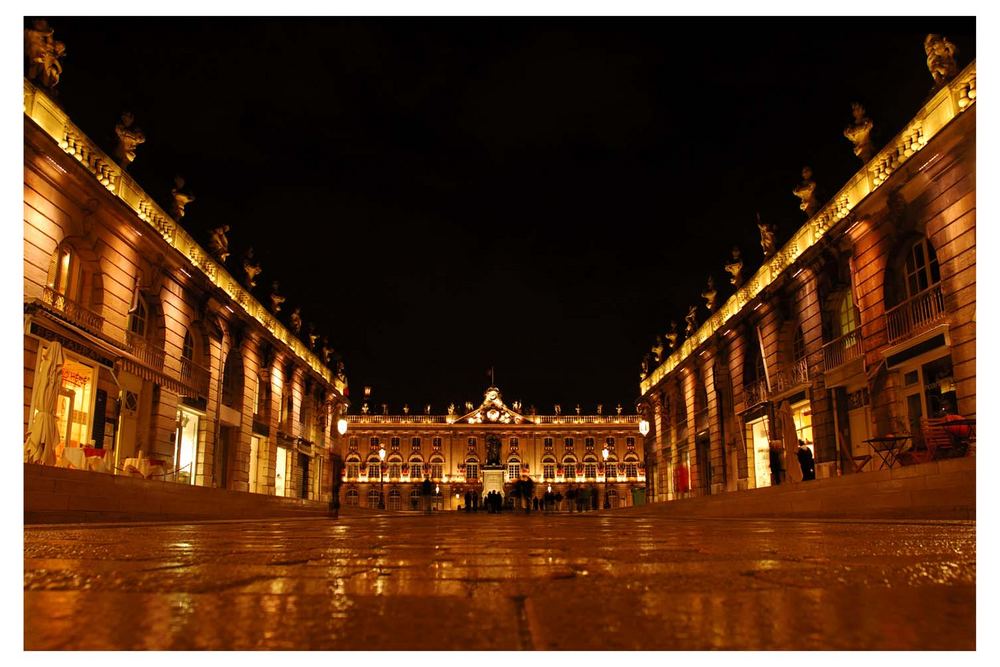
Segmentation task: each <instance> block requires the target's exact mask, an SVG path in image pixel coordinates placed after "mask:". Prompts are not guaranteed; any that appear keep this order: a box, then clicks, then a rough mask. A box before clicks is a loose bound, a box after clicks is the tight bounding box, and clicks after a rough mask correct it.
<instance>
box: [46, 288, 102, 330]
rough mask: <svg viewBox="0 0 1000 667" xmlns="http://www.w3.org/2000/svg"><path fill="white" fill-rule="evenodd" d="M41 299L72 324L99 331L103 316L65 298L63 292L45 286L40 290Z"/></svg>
mask: <svg viewBox="0 0 1000 667" xmlns="http://www.w3.org/2000/svg"><path fill="white" fill-rule="evenodd" d="M42 301H43V302H44V303H45V304H46V305H47V306H50V307H51V308H52V309H53V310H56V311H58V312H60V313H62V315H63V317H65V318H66V319H67V320H68V321H70V322H72V323H73V324H75V325H77V326H79V327H81V328H83V329H86V330H87V331H89V332H91V333H95V334H100V333H101V327H102V326H103V324H104V318H103V317H101V316H100V315H98V314H97V313H95V312H93V311H90V310H88V309H86V308H84V307H83V306H81V305H80V304H79V303H77V302H76V301H73V300H72V299H68V298H66V295H65V294H60V293H59V292H57V291H55V290H54V289H52V288H51V287H46V288H45V289H44V290H43V291H42Z"/></svg>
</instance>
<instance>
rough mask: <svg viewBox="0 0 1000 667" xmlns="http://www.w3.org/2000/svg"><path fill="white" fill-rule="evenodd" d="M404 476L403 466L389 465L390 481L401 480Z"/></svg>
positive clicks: (399, 464)
mask: <svg viewBox="0 0 1000 667" xmlns="http://www.w3.org/2000/svg"><path fill="white" fill-rule="evenodd" d="M402 475H403V464H402V463H397V462H393V463H390V464H389V479H399V478H400V477H402Z"/></svg>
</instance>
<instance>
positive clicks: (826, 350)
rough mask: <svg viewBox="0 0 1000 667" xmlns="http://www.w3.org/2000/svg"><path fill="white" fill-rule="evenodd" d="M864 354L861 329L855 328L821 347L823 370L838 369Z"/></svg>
mask: <svg viewBox="0 0 1000 667" xmlns="http://www.w3.org/2000/svg"><path fill="white" fill-rule="evenodd" d="M864 353H865V348H864V346H863V345H862V344H861V327H857V328H855V329H853V330H851V331H849V332H847V333H846V334H844V335H843V336H841V337H840V338H837V339H834V340H831V341H830V342H829V343H827V344H826V345H824V346H823V369H824V370H826V371H832V370H833V369H835V368H840V367H841V366H843V365H844V364H846V363H847V362H849V361H854V360H855V359H860V358H861V356H862V355H863V354H864Z"/></svg>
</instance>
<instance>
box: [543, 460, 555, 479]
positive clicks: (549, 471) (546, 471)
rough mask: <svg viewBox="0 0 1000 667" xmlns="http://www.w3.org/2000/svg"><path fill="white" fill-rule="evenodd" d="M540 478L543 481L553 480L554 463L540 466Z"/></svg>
mask: <svg viewBox="0 0 1000 667" xmlns="http://www.w3.org/2000/svg"><path fill="white" fill-rule="evenodd" d="M542 476H543V477H544V478H545V479H555V478H556V464H555V463H545V464H543V465H542Z"/></svg>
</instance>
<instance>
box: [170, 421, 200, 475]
mask: <svg viewBox="0 0 1000 667" xmlns="http://www.w3.org/2000/svg"><path fill="white" fill-rule="evenodd" d="M198 423H199V417H198V414H197V413H195V412H191V411H190V410H185V409H183V408H181V409H179V410H177V435H176V437H175V440H176V442H177V450H176V455H175V457H174V468H175V469H176V470H177V477H176V479H177V481H178V482H180V483H182V484H194V482H195V462H196V461H197V460H198Z"/></svg>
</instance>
